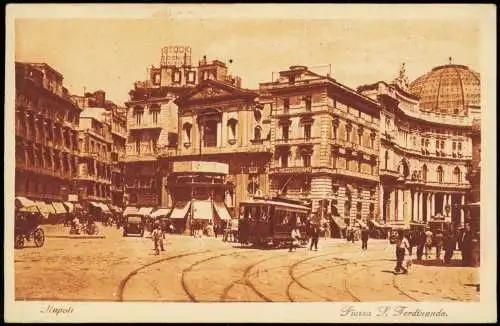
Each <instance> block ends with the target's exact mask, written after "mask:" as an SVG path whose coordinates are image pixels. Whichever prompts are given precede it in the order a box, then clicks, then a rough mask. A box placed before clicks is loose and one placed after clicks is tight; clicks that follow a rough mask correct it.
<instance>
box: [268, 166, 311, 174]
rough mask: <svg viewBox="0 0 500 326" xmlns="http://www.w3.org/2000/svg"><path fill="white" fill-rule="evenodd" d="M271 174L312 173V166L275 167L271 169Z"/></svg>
mask: <svg viewBox="0 0 500 326" xmlns="http://www.w3.org/2000/svg"><path fill="white" fill-rule="evenodd" d="M269 173H270V174H301V173H312V167H310V166H308V167H304V166H293V167H275V168H270V169H269Z"/></svg>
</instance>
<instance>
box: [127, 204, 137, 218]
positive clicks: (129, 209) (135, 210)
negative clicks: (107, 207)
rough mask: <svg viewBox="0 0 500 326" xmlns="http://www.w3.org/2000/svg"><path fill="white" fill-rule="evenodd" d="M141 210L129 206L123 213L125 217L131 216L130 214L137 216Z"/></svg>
mask: <svg viewBox="0 0 500 326" xmlns="http://www.w3.org/2000/svg"><path fill="white" fill-rule="evenodd" d="M138 211H139V210H138V209H137V207H134V206H128V207H127V208H125V210H124V211H123V216H127V215H130V214H137V212H138Z"/></svg>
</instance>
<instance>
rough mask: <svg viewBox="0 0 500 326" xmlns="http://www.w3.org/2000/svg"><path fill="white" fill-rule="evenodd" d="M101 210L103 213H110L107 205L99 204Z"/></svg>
mask: <svg viewBox="0 0 500 326" xmlns="http://www.w3.org/2000/svg"><path fill="white" fill-rule="evenodd" d="M101 208H102V210H103V212H106V213H111V210H110V209H109V207H108V205H106V204H104V203H101Z"/></svg>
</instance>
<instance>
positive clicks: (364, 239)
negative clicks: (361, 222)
mask: <svg viewBox="0 0 500 326" xmlns="http://www.w3.org/2000/svg"><path fill="white" fill-rule="evenodd" d="M368 238H369V232H368V228H367V227H364V228H363V229H362V230H361V250H367V249H368Z"/></svg>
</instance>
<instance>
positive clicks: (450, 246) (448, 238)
mask: <svg viewBox="0 0 500 326" xmlns="http://www.w3.org/2000/svg"><path fill="white" fill-rule="evenodd" d="M455 243H456V239H455V237H454V235H453V232H446V234H445V236H444V239H443V247H444V262H445V263H446V264H449V263H450V261H451V258H452V257H453V251H455Z"/></svg>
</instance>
